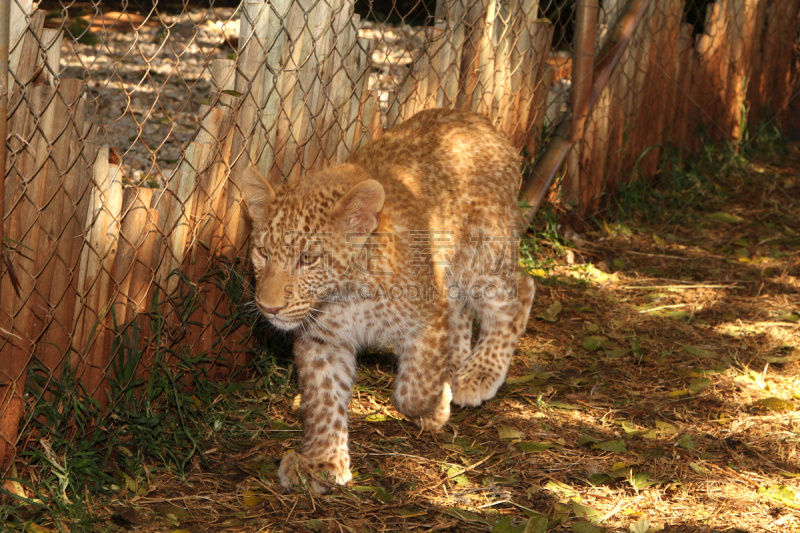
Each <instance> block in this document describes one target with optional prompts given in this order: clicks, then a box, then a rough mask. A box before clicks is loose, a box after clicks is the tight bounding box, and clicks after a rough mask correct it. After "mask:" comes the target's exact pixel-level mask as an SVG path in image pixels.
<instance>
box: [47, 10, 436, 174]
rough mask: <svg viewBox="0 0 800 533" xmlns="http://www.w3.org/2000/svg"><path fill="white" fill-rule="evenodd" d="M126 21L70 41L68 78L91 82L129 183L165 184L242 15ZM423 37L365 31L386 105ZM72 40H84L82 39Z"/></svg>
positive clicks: (65, 53)
mask: <svg viewBox="0 0 800 533" xmlns="http://www.w3.org/2000/svg"><path fill="white" fill-rule="evenodd" d="M119 15H120V14H115V13H108V12H107V13H105V14H104V18H103V20H102V21H101V20H100V19H99V18H98V17H96V16H95V17H93V18H89V16H86V17H84V19H87V22H88V23H89V26H88V28H86V30H87V33H86V34H85V35H84V36H83V37H82V38H81V39H80V41H81V42H78V41H77V40H72V39H70V38H69V36H68V35H67V36H66V37H65V39H64V42H63V45H62V52H61V57H62V60H61V65H62V69H63V70H62V72H61V76H62V77H68V78H82V79H85V80H86V82H87V86H88V90H89V92H88V94H89V98H90V105H89V106H88V107H87V112H88V115H89V119H90V120H91V121H92V122H94V123H96V124H99V125H101V126H100V128H101V132H102V134H101V138H100V139H99V142H100V143H101V144H104V145H107V146H114V147H117V148H118V149H119V151H120V155H121V157H122V170H123V172H124V173H125V175H126V176H127V178H128V179H129V180H130V181H131V182H133V183H140V182H142V181H143V180H146V179H152V180H153V181H155V182H156V183H158V182H159V181H160V178H161V177H162V176H169V175H170V174H171V172H172V171H173V170H174V169H175V168H176V166H177V164H178V162H179V161H180V159H181V154H182V150H183V148H182V147H183V146H184V145H185V143H187V142H188V141H189V140H190V139H191V138H192V135H193V134H194V132H195V130H196V128H197V121H198V111H199V106H200V105H201V104H203V103H205V102H207V101H208V98H209V95H210V92H211V87H212V84H211V75H210V71H209V68H208V65H209V62H210V61H211V60H214V59H226V58H227V59H234V58H235V50H236V48H235V47H236V44H237V41H238V33H239V14H238V12H237V11H236V10H234V9H233V8H217V9H211V10H199V11H187V12H184V13H182V14H179V15H160V16H154V17H150V18H149V19H145V18H144V17H141V16H138V15H131V16H130V18H128V17H127V15H124V14H123V16H122V17H120V16H119ZM58 22H59V21H53V22H51V23H50V25H55V24H57V23H58ZM70 27H71V28H72V26H70ZM104 30H105V31H104ZM420 30H421V28H419V27H411V26H404V27H402V28H398V27H392V26H386V25H383V26H379V25H376V24H375V23H371V22H364V23H363V24H362V29H361V31H360V37H361V38H362V39H370V40H373V41H375V42H374V43H371V44H372V46H371V48H372V50H373V52H372V60H373V67H372V70H371V73H370V88H372V89H375V90H379V91H382V95H381V99H382V100H383V101H388V96H389V91H391V90H393V88H394V87H395V86H396V85H397V83H398V82H399V81H400V80H401V79H402V77H403V76H404V75H405V74H406V72H407V70H408V65H409V64H410V63H411V62H412V61H413V57H414V55H415V53H417V52H418V51H419V50H421V49H422V46H423V34H422V32H421V31H420ZM72 33H73V35H74V36H75V37H76V38H77V37H78V36H80V35H81V33H82V31H75V30H74V29H73V31H72Z"/></svg>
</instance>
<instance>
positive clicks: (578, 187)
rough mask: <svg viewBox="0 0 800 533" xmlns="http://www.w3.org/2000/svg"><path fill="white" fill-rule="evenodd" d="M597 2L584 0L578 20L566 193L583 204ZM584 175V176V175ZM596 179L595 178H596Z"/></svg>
mask: <svg viewBox="0 0 800 533" xmlns="http://www.w3.org/2000/svg"><path fill="white" fill-rule="evenodd" d="M597 14H598V5H597V0H582V1H581V2H579V3H578V6H577V13H576V21H575V49H574V52H573V58H572V99H571V102H570V103H571V111H572V125H571V128H570V143H571V144H572V145H573V146H572V148H571V149H570V151H569V153H568V154H567V169H566V174H565V176H564V181H563V183H562V190H563V191H564V194H565V199H566V201H567V202H578V201H580V198H581V194H582V193H583V190H584V188H585V187H586V186H587V183H588V182H587V176H586V175H585V174H586V170H587V169H583V168H581V166H582V165H581V163H582V157H581V153H582V152H586V151H588V152H590V151H591V150H592V147H591V146H586V145H584V138H585V135H586V119H587V117H588V116H589V98H590V97H591V93H592V68H593V66H594V47H595V42H596V38H597V35H596V29H597ZM582 175H583V176H582ZM592 178H593V176H592Z"/></svg>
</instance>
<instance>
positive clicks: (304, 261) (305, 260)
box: [297, 252, 319, 266]
mask: <svg viewBox="0 0 800 533" xmlns="http://www.w3.org/2000/svg"><path fill="white" fill-rule="evenodd" d="M317 259H319V255H318V254H312V253H309V252H303V253H301V254H300V257H299V258H298V260H297V266H311V265H313V264H314V263H316V262H317Z"/></svg>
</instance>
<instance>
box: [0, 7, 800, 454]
mask: <svg viewBox="0 0 800 533" xmlns="http://www.w3.org/2000/svg"><path fill="white" fill-rule="evenodd" d="M799 5H800V0H719V1H718V2H716V3H711V4H709V5H708V10H707V17H706V21H705V26H704V28H705V30H704V33H701V34H698V35H696V36H693V35H692V33H693V27H692V26H691V25H688V24H687V23H685V22H684V21H683V16H684V0H651V3H650V6H649V8H648V11H647V14H646V15H645V17H644V19H643V20H642V22H641V24H640V25H639V27H638V29H637V31H636V34H635V36H634V38H633V40H632V42H631V45H630V46H629V47H628V48H627V49H626V50H625V52H624V56H623V58H622V60H621V62H620V64H619V66H618V68H617V69H616V71H615V72H614V73H613V75H612V77H611V79H610V81H609V83H608V86H607V87H606V90H605V91H604V92H603V93H602V94H601V95H600V97H599V101H598V103H597V105H596V106H595V108H594V110H593V112H592V113H591V115H590V116H589V117H588V119H587V120H586V123H585V127H584V134H583V135H582V136H581V139H580V140H579V142H578V143H577V144H576V145H575V147H574V149H573V151H572V153H571V154H570V156H569V158H568V160H567V164H566V167H565V179H564V181H563V187H564V188H565V190H569V191H573V193H575V196H576V197H578V198H580V199H581V200H582V201H583V203H584V205H586V206H589V207H592V206H596V205H597V202H598V199H599V198H600V195H601V194H602V193H603V191H605V190H607V189H608V188H610V187H611V188H613V187H614V186H616V184H617V183H618V182H619V180H621V179H629V177H630V176H631V175H632V171H633V169H634V166H637V165H638V169H639V171H640V174H641V175H642V176H649V175H652V174H653V173H654V172H655V171H656V168H657V164H658V158H659V153H660V150H661V147H663V146H664V144H665V143H667V142H671V143H674V144H678V145H681V146H686V147H692V146H693V145H694V142H695V141H694V134H695V132H696V130H697V128H698V127H699V126H700V125H701V124H702V125H704V126H705V127H706V129H707V130H708V131H709V132H711V134H712V135H714V136H716V137H717V138H720V139H737V138H738V137H739V136H740V135H741V134H742V132H741V131H740V124H741V123H742V112H743V111H744V110H746V111H747V113H748V117H747V118H748V121H749V122H750V123H751V124H752V123H755V122H757V121H758V120H760V119H761V118H762V117H766V113H768V112H769V113H775V112H779V114H778V117H779V119H780V117H781V115H780V112H781V111H782V110H783V109H784V108H785V106H786V104H787V103H788V100H789V96H790V91H791V87H790V78H789V76H790V72H791V64H792V61H793V58H792V49H791V46H792V45H791V43H792V41H793V39H794V36H795V32H796V28H795V20H796V15H797V11H798V6H799ZM619 7H620V6H619V5H617V3H616V2H613V1H612V2H608V1H607V2H604V10H603V11H602V12H601V17H600V20H599V26H598V30H599V35H600V36H601V41H602V36H603V35H604V34H605V32H606V31H607V29H608V27H610V25H611V24H613V22H614V19H615V17H616V16H617V13H618V10H619ZM31 10H32V8H31V2H30V1H27V3H25V2H22V3H21V4H18V3H16V2H14V3H12V37H11V50H12V51H11V67H10V71H11V73H10V74H9V77H8V79H9V82H10V89H11V91H10V100H9V105H8V112H7V115H8V121H9V133H10V135H9V138H8V139H7V141H6V144H7V150H8V158H7V161H8V162H7V168H6V174H5V185H4V187H5V203H4V206H3V209H4V211H3V213H4V214H3V231H4V233H3V235H4V236H5V242H4V244H5V248H6V254H7V256H8V257H9V258H10V263H11V264H12V265H13V271H12V270H8V269H3V271H2V277H0V301H2V307H1V308H0V458H3V462H4V464H9V461H10V460H11V459H12V458H13V455H14V450H15V447H16V446H17V443H18V440H19V435H20V434H21V432H22V431H24V428H23V427H20V424H19V423H20V420H21V417H22V415H23V414H24V412H26V410H28V409H30V408H31V407H32V405H33V404H34V403H35V402H36V401H37V398H35V397H26V396H25V395H24V392H25V383H26V376H27V372H28V369H29V367H30V366H31V364H32V363H33V362H36V363H38V364H39V365H40V366H39V367H38V368H39V370H38V371H39V372H46V373H48V375H49V377H50V379H53V380H57V379H58V378H59V376H60V375H61V372H62V370H63V369H64V368H65V366H68V367H69V368H72V369H74V370H75V371H76V372H77V376H78V377H79V379H80V380H81V381H82V383H83V385H84V386H85V388H86V390H87V391H88V393H89V394H90V395H92V396H93V397H94V398H96V399H97V400H98V401H99V402H100V403H101V404H102V403H103V402H105V401H106V399H107V395H106V394H105V388H106V384H107V380H108V378H109V377H110V374H109V373H110V365H111V363H112V359H113V357H115V352H114V350H113V349H112V347H113V346H116V342H115V340H118V339H119V338H120V335H122V334H124V333H125V332H126V331H130V329H131V328H132V327H134V326H135V327H136V328H138V331H139V332H140V334H141V335H140V341H139V342H140V345H139V348H140V349H141V350H142V352H143V353H144V356H143V357H142V360H141V362H140V371H141V372H142V373H146V372H147V369H148V365H150V364H151V362H152V358H153V357H154V353H155V352H156V350H157V349H159V348H162V347H164V346H166V347H168V349H169V350H170V354H171V355H170V358H171V359H169V360H168V362H170V361H171V362H173V363H174V362H176V361H178V360H179V359H180V358H181V357H182V356H185V355H186V354H192V355H194V356H198V355H204V354H205V355H207V356H208V359H207V362H206V363H203V364H205V365H206V366H207V371H208V374H209V376H210V377H211V378H217V379H227V378H228V377H229V376H230V375H231V374H232V373H233V372H234V371H235V370H237V369H240V368H243V367H244V366H246V365H247V363H248V362H249V357H250V351H249V340H248V336H249V333H250V331H249V329H248V327H247V326H246V325H243V324H242V323H240V322H237V321H235V320H232V318H231V317H233V316H237V313H239V312H240V311H241V302H232V301H231V300H230V299H229V298H228V297H227V296H226V294H225V290H224V287H223V284H222V283H221V282H220V280H223V281H224V280H226V279H228V280H233V281H237V280H238V282H241V280H240V279H239V278H240V277H241V275H242V271H241V261H240V260H238V259H237V258H242V257H244V256H245V255H246V249H247V235H248V232H249V227H248V225H247V223H246V221H245V219H244V218H243V214H242V207H241V195H240V193H239V190H238V187H237V186H236V177H237V175H239V173H240V172H241V170H242V168H243V167H244V166H245V165H248V164H250V163H254V164H256V165H257V166H258V168H259V170H260V171H261V172H262V173H263V174H265V175H267V176H269V177H270V178H271V179H273V180H283V181H290V180H295V179H302V176H303V175H304V174H305V173H307V172H312V171H314V170H316V169H319V168H322V167H324V166H326V165H329V164H334V163H336V162H338V161H341V160H343V159H344V158H345V157H346V156H347V155H348V154H349V153H350V152H351V151H352V150H354V149H355V148H357V147H358V146H360V145H361V144H363V143H364V142H367V141H368V140H370V139H372V138H375V137H377V136H379V135H380V134H381V132H382V131H384V129H386V128H390V127H391V126H393V125H394V124H396V123H399V122H402V121H403V120H405V119H406V118H408V117H410V116H411V115H413V114H414V113H416V112H417V111H419V110H422V109H427V108H432V107H453V106H455V107H461V108H469V109H473V110H475V111H477V112H480V113H483V114H485V115H488V116H489V117H490V118H491V120H492V121H493V122H494V123H495V125H496V126H497V127H498V129H500V130H501V131H503V132H504V133H505V134H506V135H508V136H509V138H510V139H511V140H512V141H513V142H514V144H515V145H516V146H518V147H520V148H523V147H526V148H527V149H528V153H530V154H536V153H537V150H538V148H539V144H540V142H541V138H542V131H543V128H545V127H550V126H552V125H551V124H545V119H546V117H547V118H548V120H557V119H558V117H559V115H560V114H561V110H562V108H563V107H564V104H565V102H564V100H563V98H564V97H563V92H559V91H556V90H555V88H554V87H553V83H554V82H555V81H556V79H555V78H556V76H555V75H554V68H553V66H552V65H556V64H557V65H558V66H559V68H560V69H562V70H563V61H560V62H559V61H555V62H554V61H553V57H554V56H552V54H551V50H550V47H551V42H552V40H553V24H552V23H551V22H550V21H548V20H547V19H545V18H543V16H542V13H540V10H539V5H538V3H537V2H536V1H535V0H534V1H531V0H502V1H499V0H477V1H474V2H467V1H466V0H441V1H440V2H439V3H438V4H437V9H436V16H435V18H434V19H433V23H432V24H431V25H429V26H426V27H424V28H421V29H420V31H421V32H422V33H421V36H422V46H421V47H420V48H419V49H416V50H413V51H412V53H411V55H412V56H413V57H412V61H411V63H410V65H409V66H408V68H407V69H405V70H404V71H403V72H404V74H403V76H402V77H401V79H400V80H399V82H398V83H397V84H396V85H395V86H394V87H392V88H391V89H390V90H388V91H387V90H382V91H381V90H378V89H375V88H373V87H370V80H371V79H374V76H373V77H371V72H372V71H371V69H372V64H373V58H374V55H373V50H372V49H371V46H372V44H373V42H372V41H370V40H368V39H366V38H364V37H363V36H362V35H361V34H360V32H359V30H360V29H361V23H360V19H359V17H358V15H356V14H354V4H353V1H352V0H331V1H329V2H324V1H323V2H314V1H311V0H276V1H273V2H271V3H266V2H244V3H243V4H242V7H241V16H240V20H241V26H240V30H239V38H238V45H237V46H238V47H237V51H236V55H235V59H214V60H212V61H209V62H208V70H209V72H210V79H211V83H212V86H213V91H212V93H211V96H210V98H209V100H208V102H207V103H206V104H204V105H203V106H201V107H200V109H199V111H198V113H197V115H198V127H197V131H196V133H195V135H194V136H193V138H192V139H191V141H190V142H188V143H186V144H185V145H184V146H183V152H182V158H181V161H180V163H179V165H178V166H177V168H176V169H175V171H174V172H173V173H171V174H170V175H168V176H164V181H163V184H162V185H161V186H158V187H145V186H137V185H132V184H130V183H128V182H126V181H125V179H123V178H124V177H123V176H122V172H121V171H120V164H121V161H120V157H119V153H118V150H117V149H116V148H115V147H109V146H101V145H100V141H99V139H101V135H100V134H99V133H98V132H99V130H101V129H102V127H103V124H98V123H96V122H92V121H90V120H88V119H87V110H86V102H87V98H86V95H87V92H88V88H87V87H86V86H85V83H84V82H83V81H81V80H77V79H69V78H65V77H62V76H60V75H59V73H60V72H61V71H62V69H60V68H59V61H60V51H61V50H62V44H61V39H62V33H61V31H60V30H57V29H47V28H44V27H43V26H44V13H43V12H42V11H35V12H34V11H31ZM26 17H28V18H26ZM559 57H563V54H561V55H560V56H559ZM563 82H564V80H561V82H560V83H562V86H563ZM117 148H118V147H117ZM645 153H646V155H644V156H643V157H641V158H640V156H641V155H642V154H645ZM237 261H238V262H237ZM220 265H221V266H220ZM212 267H216V268H217V275H216V276H208V273H209V271H210V269H211V268H212ZM14 273H15V274H16V277H17V278H18V281H15V280H14V275H13V274H14ZM234 278H236V279H234ZM156 333H157V334H156Z"/></svg>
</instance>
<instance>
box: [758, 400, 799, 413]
mask: <svg viewBox="0 0 800 533" xmlns="http://www.w3.org/2000/svg"><path fill="white" fill-rule="evenodd" d="M750 407H754V408H756V409H759V408H760V409H766V410H768V411H777V412H784V411H794V410H795V405H794V403H793V402H790V401H788V400H782V399H781V398H774V397H770V398H762V399H761V400H757V401H755V402H753V403H751V404H750Z"/></svg>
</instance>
